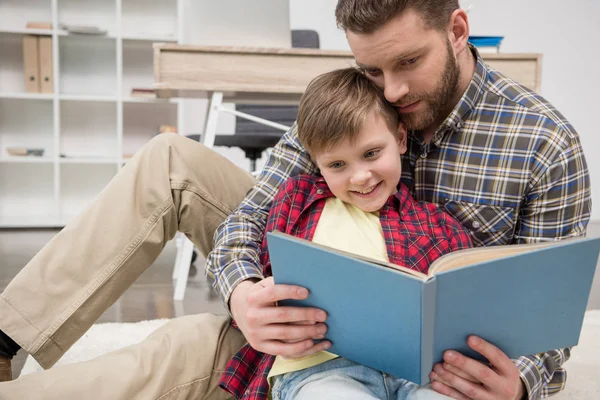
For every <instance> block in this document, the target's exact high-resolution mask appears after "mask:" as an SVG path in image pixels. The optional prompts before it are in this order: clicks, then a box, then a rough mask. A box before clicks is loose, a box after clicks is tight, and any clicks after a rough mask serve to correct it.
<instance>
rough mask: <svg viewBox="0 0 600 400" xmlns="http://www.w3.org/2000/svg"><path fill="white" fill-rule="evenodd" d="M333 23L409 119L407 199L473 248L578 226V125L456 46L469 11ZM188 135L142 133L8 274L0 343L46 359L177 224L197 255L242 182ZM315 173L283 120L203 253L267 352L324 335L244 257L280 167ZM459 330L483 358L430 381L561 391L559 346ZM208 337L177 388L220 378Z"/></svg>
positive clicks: (581, 199) (507, 391)
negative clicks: (514, 352) (514, 344)
mask: <svg viewBox="0 0 600 400" xmlns="http://www.w3.org/2000/svg"><path fill="white" fill-rule="evenodd" d="M336 18H337V21H338V24H339V25H340V26H341V27H342V28H343V29H344V30H345V31H346V34H347V38H348V41H349V44H350V47H351V49H352V51H353V53H354V55H355V57H356V60H357V63H358V64H359V66H360V67H361V68H363V69H364V71H365V73H366V74H367V76H368V77H369V78H371V79H372V80H373V81H374V82H375V83H376V84H377V85H378V86H380V87H381V88H382V89H383V91H384V94H385V97H386V99H387V100H388V101H389V102H390V103H392V104H393V105H394V106H395V107H396V108H397V110H398V113H399V114H400V117H401V118H402V120H403V121H404V122H405V124H406V125H407V128H408V129H409V130H410V133H409V141H408V152H407V154H406V156H405V157H404V158H403V182H404V183H405V184H407V186H409V187H410V188H411V189H412V192H413V195H414V197H415V198H416V199H417V200H421V201H429V202H434V203H438V204H442V205H444V207H445V208H446V210H447V211H449V212H450V213H452V214H453V215H454V216H455V217H456V218H457V219H458V220H459V221H460V222H461V223H463V225H465V226H466V227H467V228H468V229H470V230H471V231H472V239H473V241H474V243H475V244H478V245H500V244H511V243H520V242H536V241H542V240H556V239H562V238H566V237H572V236H579V235H583V234H584V233H585V229H586V224H587V221H588V219H589V215H590V208H591V204H590V189H589V178H588V174H587V166H586V163H585V159H584V156H583V153H582V149H581V145H580V142H579V138H578V136H577V134H576V132H575V131H574V129H573V127H572V126H571V125H570V124H569V123H568V122H567V121H566V120H565V119H564V118H563V117H562V115H561V114H560V113H558V112H557V111H556V110H555V109H554V108H553V107H552V106H551V105H550V104H548V103H547V102H546V101H545V100H544V99H542V98H540V97H539V96H537V95H536V94H535V93H532V92H530V91H529V90H528V89H526V88H523V87H521V86H519V85H517V84H515V83H514V82H512V81H511V80H509V79H507V78H505V77H503V76H502V75H501V74H499V73H497V72H495V71H493V70H491V69H490V68H489V67H487V66H486V65H485V64H484V63H483V62H482V61H481V59H480V58H479V56H478V55H477V53H476V51H475V50H474V49H472V48H471V47H469V46H468V45H467V38H468V34H469V26H468V19H467V16H466V14H465V13H464V11H462V10H460V9H458V2H457V1H453V0H413V1H407V0H363V1H359V0H340V1H339V2H338V5H337V9H336ZM188 142H189V141H185V140H184V139H182V138H179V137H176V136H166V137H159V138H157V139H155V140H153V141H152V142H151V143H150V144H149V145H148V146H147V147H146V148H145V150H144V151H142V152H141V153H140V154H139V155H138V156H136V157H135V159H134V160H133V161H132V162H131V165H128V166H127V167H126V168H125V169H124V170H123V171H122V172H121V173H120V174H119V175H118V176H117V177H116V178H115V179H114V180H113V182H111V184H110V185H109V186H108V187H107V189H106V190H105V191H104V192H103V194H102V195H101V196H100V198H99V199H98V200H97V201H96V202H95V203H94V204H93V205H92V206H91V208H90V209H88V210H87V211H86V212H85V213H84V214H83V215H82V216H80V217H79V218H78V219H77V220H76V221H74V223H73V224H71V225H69V226H68V227H67V228H65V229H64V230H63V231H62V232H61V233H60V234H59V235H57V237H56V238H55V239H54V240H53V241H52V242H51V243H50V244H49V245H48V246H46V247H45V248H44V249H43V250H42V251H41V252H40V253H39V254H38V255H37V256H36V257H35V258H34V259H33V260H32V261H31V262H30V263H29V264H28V265H27V266H26V267H25V268H24V270H23V271H22V272H21V273H20V274H19V275H18V276H17V277H16V278H15V280H13V281H12V282H11V284H10V285H9V286H8V287H7V289H6V290H5V292H4V293H3V294H2V297H1V298H0V315H1V317H0V329H1V330H2V331H3V332H4V334H0V351H2V352H3V353H4V354H5V355H7V356H11V355H12V354H14V352H15V351H16V349H18V346H17V345H16V343H18V344H19V345H21V346H23V347H24V348H25V349H26V350H27V351H28V352H30V353H31V354H33V355H34V357H36V359H37V360H38V362H40V364H42V365H43V366H44V367H49V366H51V365H52V364H53V363H54V362H56V360H57V359H58V358H60V356H61V355H62V354H63V352H64V351H66V349H68V348H69V347H70V345H72V343H73V342H74V341H75V340H76V339H77V338H78V337H79V336H81V335H82V334H83V333H84V332H85V330H86V329H87V328H88V327H89V326H90V325H91V324H92V323H93V322H94V321H95V320H96V318H97V317H98V316H99V315H100V314H101V313H102V311H103V310H104V309H106V308H107V307H108V306H109V305H110V304H111V303H112V302H114V301H115V300H116V299H117V298H118V296H119V295H120V294H121V293H122V292H123V291H124V290H125V288H126V287H127V286H129V285H130V284H131V282H133V280H135V278H136V277H137V276H139V274H140V273H141V272H142V271H143V270H144V269H145V268H146V267H147V266H148V265H150V263H151V262H152V260H153V259H154V258H155V257H156V256H157V255H158V253H159V252H160V250H161V249H162V246H164V243H165V242H166V241H167V240H168V239H169V238H171V237H173V235H174V234H175V232H176V230H177V229H179V230H181V231H183V232H185V233H186V234H188V236H190V237H191V238H192V240H193V241H194V243H195V244H196V245H197V246H198V247H199V248H200V249H201V250H202V251H203V252H204V253H205V254H206V253H208V251H210V249H211V238H212V232H213V231H214V230H215V228H216V226H217V225H218V224H219V223H220V222H221V221H222V220H223V219H224V218H225V217H226V215H227V214H228V213H229V212H230V211H232V210H233V209H234V208H235V207H236V206H237V204H238V203H239V202H240V201H241V200H242V197H243V194H244V193H246V191H247V190H248V189H249V188H250V187H252V184H253V181H252V179H251V178H250V177H249V176H248V175H247V174H245V173H243V172H241V171H240V170H238V169H236V168H235V167H233V166H232V165H231V164H230V163H227V162H226V161H225V160H223V159H222V158H220V157H218V156H216V155H215V154H214V153H212V152H210V151H209V150H206V149H204V148H202V147H201V146H192V145H191V144H189V143H188ZM200 160H202V161H200ZM317 172H318V171H317V168H316V167H315V165H314V164H313V163H312V162H311V161H310V159H309V157H308V154H306V152H305V151H304V150H303V149H302V147H301V145H300V144H299V142H298V139H297V133H296V130H295V128H292V130H291V131H290V132H288V133H286V135H284V137H283V139H282V141H281V142H280V143H279V144H278V145H277V147H276V148H275V149H274V151H273V152H272V154H271V156H270V158H269V161H268V162H267V165H266V167H265V168H264V169H263V171H262V172H261V175H260V176H259V178H258V182H257V183H256V185H255V186H254V188H253V189H252V191H251V192H250V193H249V194H248V196H247V197H246V198H245V199H244V201H242V203H241V204H240V206H239V207H238V208H237V210H236V211H235V212H234V213H232V214H231V215H230V216H229V217H227V219H226V220H225V222H224V223H223V224H222V225H221V226H220V227H219V229H217V232H216V234H215V242H214V245H215V249H214V251H213V252H212V253H211V254H210V256H209V259H208V264H209V265H208V268H209V276H211V277H212V278H213V279H214V281H215V287H216V288H217V290H218V291H219V293H220V294H221V297H222V299H223V301H224V304H225V305H226V306H227V307H229V309H230V312H231V315H232V316H233V317H234V318H235V320H236V321H237V323H238V325H239V328H240V329H241V331H242V333H243V334H244V336H245V338H246V340H247V341H248V342H249V343H250V344H251V345H252V347H254V348H255V349H257V350H259V351H262V352H266V353H269V354H276V355H282V356H286V357H299V356H304V355H309V354H314V353H316V352H318V351H321V350H323V349H324V348H325V347H326V346H327V342H319V343H317V344H314V342H313V340H312V339H314V338H318V337H320V336H321V335H323V334H324V332H325V331H326V325H325V323H324V322H325V321H326V315H325V313H324V312H323V311H322V310H316V309H295V308H285V307H275V302H276V301H278V300H281V299H285V298H304V297H306V296H307V295H308V293H307V291H306V290H305V289H302V288H297V287H288V286H277V285H273V282H272V280H263V276H262V274H261V268H260V265H259V261H258V256H259V251H260V241H261V239H262V235H263V231H264V226H265V220H266V217H267V215H268V211H269V208H270V204H271V202H272V199H273V195H274V193H275V191H276V189H277V187H278V185H279V184H280V183H281V182H283V181H284V180H285V179H286V178H287V177H289V176H291V175H297V174H300V173H317ZM223 182H226V183H227V184H225V185H224V184H223ZM117 233H118V234H117ZM549 295H551V294H549ZM474 300H476V299H474ZM206 321H208V322H203V323H200V324H197V326H196V328H197V330H196V331H195V332H194V334H195V335H197V336H200V335H208V332H209V331H210V330H211V329H212V330H213V331H215V332H217V337H218V338H219V340H218V341H217V346H218V349H222V348H223V347H227V346H226V343H232V342H234V341H235V340H237V341H238V342H239V341H240V337H239V336H238V337H234V336H235V334H231V333H229V332H230V331H229V329H228V327H229V325H228V324H227V321H225V320H219V321H218V323H219V324H221V325H220V328H219V329H214V326H215V321H213V320H209V319H206ZM300 321H302V322H307V321H308V322H311V323H308V324H306V323H304V324H297V323H296V322H300ZM209 325H210V326H209ZM224 332H227V333H224ZM187 333H188V332H184V331H182V335H183V334H187ZM11 338H12V339H11ZM13 340H14V341H15V342H16V343H14V342H13ZM471 340H472V341H470V342H469V344H470V345H471V346H472V347H473V348H474V349H475V350H476V351H478V352H480V353H482V354H483V355H485V356H486V357H487V358H488V359H489V361H490V364H491V365H490V366H486V365H483V364H481V363H478V362H476V361H475V360H472V359H470V358H467V357H465V356H462V355H460V354H457V353H456V352H452V351H449V352H447V353H446V358H445V361H446V363H444V365H436V366H435V368H434V372H433V374H432V379H433V380H434V384H433V388H434V389H435V390H437V391H438V392H440V393H442V394H446V395H449V396H451V397H454V398H474V399H480V398H481V399H483V398H511V397H514V396H513V395H514V394H515V393H518V391H515V389H516V388H517V387H518V388H519V390H523V392H524V393H526V395H527V396H528V397H529V398H539V397H541V396H545V395H548V394H551V393H554V392H556V391H558V390H561V389H562V388H563V387H564V382H565V378H566V374H565V371H564V370H563V369H562V367H561V365H562V363H563V362H564V361H565V360H566V359H567V358H568V355H569V352H568V349H561V350H556V351H552V352H549V353H546V354H541V355H537V356H529V357H522V358H520V359H519V360H516V361H515V362H512V361H511V360H509V359H508V358H507V357H506V356H505V355H504V354H503V353H502V352H501V351H500V350H498V349H496V348H494V347H493V346H492V345H491V344H489V343H486V342H485V341H482V340H477V339H476V338H475V339H471ZM198 342H203V340H202V339H198ZM186 343H187V344H188V345H190V346H192V345H193V344H194V342H193V341H192V340H190V341H188V342H186ZM236 343H237V342H236ZM212 347H214V346H211V347H210V349H211V352H210V354H209V353H208V347H206V348H202V347H200V349H199V350H198V351H201V352H200V353H199V354H198V357H202V356H204V357H203V358H204V359H206V364H210V365H206V366H202V367H201V366H199V365H198V366H194V368H196V371H195V372H196V378H195V379H194V378H189V379H190V382H188V383H190V384H189V385H188V386H186V387H192V388H195V389H197V392H194V393H198V394H199V395H202V396H206V398H208V397H209V395H207V394H206V393H207V390H209V391H211V390H213V389H214V387H215V386H216V384H217V382H218V376H219V374H218V373H217V372H218V371H219V370H220V369H222V368H223V367H224V365H225V362H226V361H225V362H224V361H222V360H226V359H228V358H229V357H230V356H231V355H233V353H234V352H235V350H231V349H229V350H227V351H229V354H228V356H229V357H225V356H224V355H223V354H222V353H219V350H218V349H217V350H214V349H213V348H212ZM230 347H231V346H230ZM233 347H235V346H233ZM215 351H216V353H215ZM223 351H224V350H223ZM139 356H140V357H143V356H144V354H141V355H139ZM198 357H197V358H198ZM215 360H216V361H215ZM5 363H6V361H5ZM107 368H111V366H110V365H107ZM171 378H172V377H168V376H166V375H160V376H154V379H156V380H163V381H165V382H166V383H165V384H164V385H163V386H162V387H161V389H160V393H167V392H169V391H168V387H169V386H171V388H175V387H178V388H181V387H184V386H185V383H183V382H179V381H178V382H172V380H171ZM186 379H188V378H186ZM192 382H193V384H192ZM8 386H10V385H7V387H8ZM2 390H3V387H2V385H1V384H0V394H4V393H3V391H2ZM178 390H180V389H178ZM169 393H170V392H169ZM210 393H211V395H212V394H213V393H216V392H214V391H211V392H210ZM215 396H217V395H216V394H215ZM210 398H218V397H210Z"/></svg>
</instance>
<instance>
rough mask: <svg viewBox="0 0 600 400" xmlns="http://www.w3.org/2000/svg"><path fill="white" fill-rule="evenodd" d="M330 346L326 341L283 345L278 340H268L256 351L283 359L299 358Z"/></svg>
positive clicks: (308, 341) (304, 341)
mask: <svg viewBox="0 0 600 400" xmlns="http://www.w3.org/2000/svg"><path fill="white" fill-rule="evenodd" d="M330 346H331V343H330V342H328V341H322V342H318V343H315V342H313V341H312V340H310V339H308V340H303V341H301V342H296V343H284V342H281V341H279V340H270V341H267V342H264V343H263V345H262V346H261V349H257V350H259V351H262V352H263V353H268V354H277V355H280V356H282V357H284V358H301V357H306V356H309V355H311V354H315V353H318V352H319V351H322V350H326V349H328V348H329V347H330Z"/></svg>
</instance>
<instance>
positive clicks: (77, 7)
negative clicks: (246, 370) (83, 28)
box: [58, 0, 117, 37]
mask: <svg viewBox="0 0 600 400" xmlns="http://www.w3.org/2000/svg"><path fill="white" fill-rule="evenodd" d="M58 23H59V24H69V25H89V26H95V27H98V28H100V29H106V31H107V36H108V37H114V36H116V32H117V11H116V1H106V0H86V1H81V0H58ZM70 36H78V37H79V36H84V35H69V37H70ZM98 37H106V36H98Z"/></svg>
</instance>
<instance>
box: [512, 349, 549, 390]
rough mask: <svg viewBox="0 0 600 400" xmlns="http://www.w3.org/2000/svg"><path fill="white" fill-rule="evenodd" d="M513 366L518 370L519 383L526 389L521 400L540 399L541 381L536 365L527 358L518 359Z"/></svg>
mask: <svg viewBox="0 0 600 400" xmlns="http://www.w3.org/2000/svg"><path fill="white" fill-rule="evenodd" d="M515 364H516V366H517V368H519V372H520V374H521V381H522V382H523V383H524V385H525V389H526V393H525V395H524V397H523V398H524V399H528V400H537V399H540V398H541V393H542V380H543V379H542V376H541V374H540V371H539V370H538V368H537V365H536V363H535V362H534V361H533V360H531V359H529V358H527V357H519V359H518V360H516V361H515Z"/></svg>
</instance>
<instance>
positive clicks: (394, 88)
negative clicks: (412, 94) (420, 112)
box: [383, 76, 408, 104]
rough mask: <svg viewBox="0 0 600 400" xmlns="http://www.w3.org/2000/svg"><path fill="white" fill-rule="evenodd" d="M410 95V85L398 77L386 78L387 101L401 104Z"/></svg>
mask: <svg viewBox="0 0 600 400" xmlns="http://www.w3.org/2000/svg"><path fill="white" fill-rule="evenodd" d="M407 94H408V84H407V83H406V81H405V80H403V79H399V78H398V77H397V76H390V77H389V78H388V77H386V79H385V82H384V86H383V95H384V96H385V99H386V100H387V101H389V102H390V103H392V104H396V103H401V102H402V98H403V97H404V96H406V95H407Z"/></svg>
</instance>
